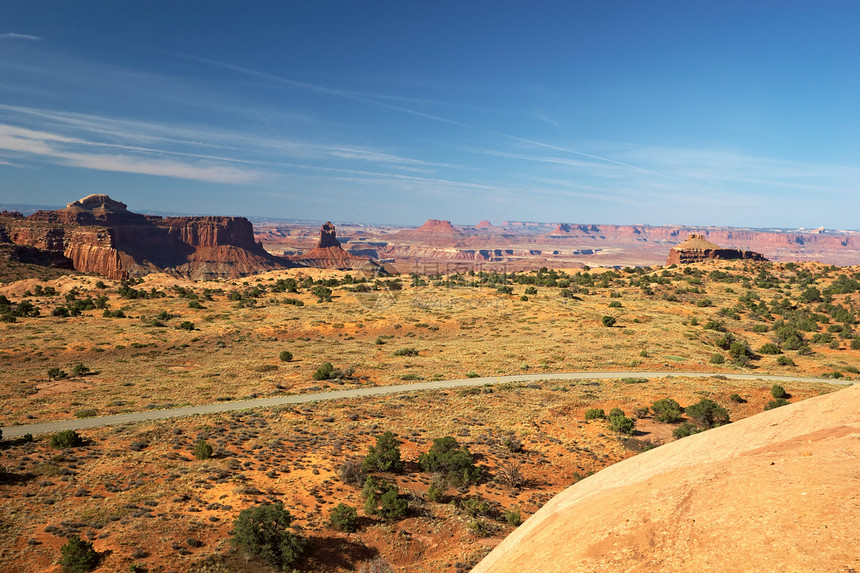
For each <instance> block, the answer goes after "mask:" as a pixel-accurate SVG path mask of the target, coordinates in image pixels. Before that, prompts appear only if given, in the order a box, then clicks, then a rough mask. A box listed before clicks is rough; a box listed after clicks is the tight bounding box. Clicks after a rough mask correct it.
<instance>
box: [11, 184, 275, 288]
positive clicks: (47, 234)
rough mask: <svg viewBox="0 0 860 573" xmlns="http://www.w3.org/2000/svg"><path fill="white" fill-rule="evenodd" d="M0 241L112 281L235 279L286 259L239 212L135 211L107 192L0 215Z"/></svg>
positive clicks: (269, 267)
mask: <svg viewBox="0 0 860 573" xmlns="http://www.w3.org/2000/svg"><path fill="white" fill-rule="evenodd" d="M0 241H2V242H9V243H14V244H16V245H25V246H29V247H34V248H37V249H40V250H42V251H47V252H51V253H53V254H54V255H57V254H62V257H63V258H64V259H65V260H66V261H68V264H69V265H70V266H71V267H72V268H74V269H75V270H78V271H81V272H93V273H98V274H100V275H103V276H106V277H108V278H112V279H123V278H127V277H130V276H139V275H143V274H146V273H148V272H155V271H167V272H171V273H174V274H178V275H181V276H187V277H189V278H194V279H203V278H219V277H224V278H235V277H239V276H245V275H248V274H253V273H257V272H261V271H263V270H269V269H274V268H281V267H284V266H286V265H287V264H288V263H287V261H286V260H284V259H279V258H277V257H274V256H272V255H270V254H269V253H267V252H266V251H265V250H264V249H263V246H262V244H260V243H257V242H256V240H255V239H254V229H253V227H252V225H251V222H250V221H248V220H247V219H245V218H244V217H158V216H153V215H141V214H138V213H133V212H131V211H129V210H128V209H127V207H126V205H125V204H124V203H121V202H119V201H115V200H113V199H111V198H110V197H108V196H107V195H89V196H87V197H84V198H83V199H80V200H78V201H73V202H72V203H69V204H68V205H67V206H66V208H65V209H60V210H57V211H37V212H36V213H34V214H32V215H30V216H29V217H21V216H20V215H19V216H15V215H14V214H13V215H11V216H9V215H7V214H5V213H4V214H0ZM62 262H63V261H62V260H61V261H59V262H58V264H59V263H62Z"/></svg>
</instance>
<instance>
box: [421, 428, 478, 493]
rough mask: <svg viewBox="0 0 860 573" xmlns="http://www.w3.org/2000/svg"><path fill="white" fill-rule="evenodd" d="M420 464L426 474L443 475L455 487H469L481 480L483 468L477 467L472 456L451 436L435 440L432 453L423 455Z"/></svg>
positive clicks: (431, 449) (431, 448)
mask: <svg viewBox="0 0 860 573" xmlns="http://www.w3.org/2000/svg"><path fill="white" fill-rule="evenodd" d="M418 463H419V464H420V465H421V469H423V470H424V471H425V472H437V473H441V474H442V475H443V476H445V479H447V480H448V481H449V482H451V483H452V484H454V485H459V484H464V485H468V484H472V483H477V482H478V481H479V480H480V479H481V468H479V467H478V466H476V465H475V460H474V458H473V457H472V454H471V453H469V450H468V449H466V448H465V447H463V448H461V447H460V445H459V444H458V443H457V440H456V439H454V438H452V437H451V436H445V437H444V438H436V439H435V440H433V445H432V446H431V447H430V451H428V452H427V453H426V454H421V455H420V456H419V457H418Z"/></svg>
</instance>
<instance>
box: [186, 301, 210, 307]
mask: <svg viewBox="0 0 860 573" xmlns="http://www.w3.org/2000/svg"><path fill="white" fill-rule="evenodd" d="M188 308H196V309H202V308H206V307H205V306H203V305H202V304H200V301H196V300H192V301H190V302H189V303H188Z"/></svg>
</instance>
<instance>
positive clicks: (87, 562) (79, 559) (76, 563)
mask: <svg viewBox="0 0 860 573" xmlns="http://www.w3.org/2000/svg"><path fill="white" fill-rule="evenodd" d="M100 558H101V556H100V555H99V553H98V552H97V551H96V550H95V549H94V548H93V544H92V543H90V542H89V541H85V540H83V539H81V538H80V537H78V536H77V535H72V536H71V537H69V540H68V541H66V544H65V545H63V546H62V547H60V565H62V566H63V567H65V568H66V569H67V570H68V571H73V572H74V573H85V572H87V571H92V570H93V569H95V568H96V567H98V564H99V560H100Z"/></svg>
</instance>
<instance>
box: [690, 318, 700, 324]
mask: <svg viewBox="0 0 860 573" xmlns="http://www.w3.org/2000/svg"><path fill="white" fill-rule="evenodd" d="M690 326H699V319H698V318H696V317H695V316H694V317H693V318H691V319H690Z"/></svg>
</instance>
